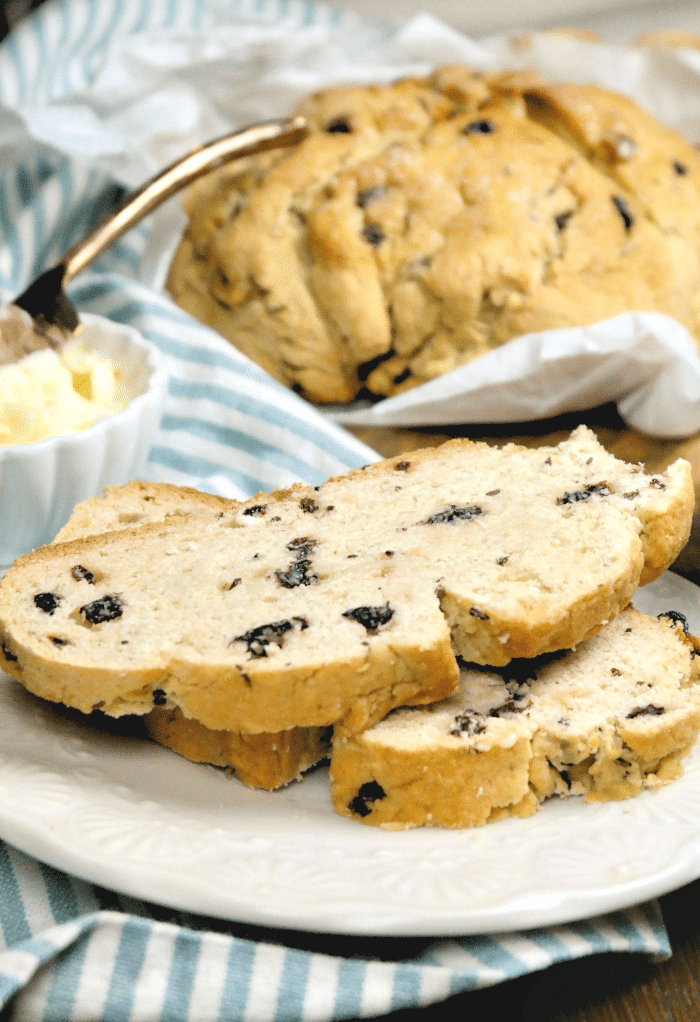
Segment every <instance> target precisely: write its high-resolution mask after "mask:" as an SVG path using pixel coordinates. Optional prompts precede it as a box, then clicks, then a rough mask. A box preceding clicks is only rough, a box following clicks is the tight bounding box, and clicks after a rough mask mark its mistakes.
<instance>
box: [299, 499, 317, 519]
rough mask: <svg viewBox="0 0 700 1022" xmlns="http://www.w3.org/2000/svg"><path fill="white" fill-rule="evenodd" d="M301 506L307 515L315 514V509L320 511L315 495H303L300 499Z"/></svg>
mask: <svg viewBox="0 0 700 1022" xmlns="http://www.w3.org/2000/svg"><path fill="white" fill-rule="evenodd" d="M299 507H300V508H301V510H302V511H304V512H305V513H306V514H307V515H310V514H313V513H314V511H318V504H317V503H316V501H315V500H314V499H313V497H302V499H301V500H300V501H299Z"/></svg>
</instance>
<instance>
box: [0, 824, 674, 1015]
mask: <svg viewBox="0 0 700 1022" xmlns="http://www.w3.org/2000/svg"><path fill="white" fill-rule="evenodd" d="M0 890H1V896H0V918H1V919H2V931H3V935H4V940H3V942H2V944H0V1003H3V1004H5V1003H7V1002H8V1001H10V999H11V998H12V997H13V995H14V1000H13V1001H12V1014H11V1018H12V1019H13V1020H17V1022H100V1020H102V1022H128V1020H131V1022H156V1020H158V1022H243V1020H245V1022H324V1020H327V1019H345V1018H365V1017H370V1016H373V1015H382V1014H387V1013H389V1012H391V1011H395V1010H397V1009H399V1008H409V1007H420V1006H424V1005H428V1004H432V1003H435V1002H436V1001H441V1000H444V999H445V998H446V997H449V996H451V995H453V994H457V993H461V992H463V991H469V990H476V989H479V988H481V987H488V986H493V985H494V984H496V983H500V982H503V981H504V980H506V979H511V978H514V977H516V976H521V975H523V974H525V973H529V972H534V971H537V970H540V969H544V968H547V967H548V966H549V965H552V964H554V963H556V962H560V961H565V960H570V959H573V958H579V957H582V956H584V955H590V954H596V953H602V952H609V951H628V952H630V951H632V952H634V951H638V952H639V951H641V952H645V953H647V954H652V955H655V956H659V957H660V956H667V955H668V954H669V953H670V949H669V946H668V941H667V938H666V934H665V930H664V926H663V922H662V920H661V917H660V914H659V911H658V907H657V905H656V904H655V903H650V904H647V905H642V906H639V907H637V908H634V909H631V910H629V911H626V912H617V913H614V914H613V915H610V916H607V917H605V918H601V919H591V920H588V921H586V922H581V923H575V924H573V925H570V926H561V927H552V928H550V929H547V930H532V931H527V932H524V933H519V934H494V935H491V936H487V937H466V938H462V939H458V940H445V941H439V942H431V941H429V940H427V939H421V940H417V939H414V940H408V941H404V940H399V939H394V940H391V939H388V940H384V941H379V940H378V939H377V938H342V941H341V939H340V938H334V937H332V936H331V937H329V936H322V937H321V936H318V937H317V936H314V935H313V934H309V935H306V936H305V935H299V934H294V935H293V938H294V940H293V942H292V941H291V940H290V939H289V935H285V934H281V933H272V932H270V931H262V930H256V929H255V928H252V927H249V928H246V927H243V926H236V925H234V926H230V925H228V924H223V923H221V922H220V921H217V920H208V919H201V918H197V917H193V916H189V915H183V914H181V913H178V914H174V913H171V912H168V911H167V910H164V909H162V908H159V907H158V906H155V905H146V904H144V903H141V902H135V901H134V900H133V899H130V898H125V897H119V896H118V895H115V894H113V893H111V892H108V891H105V890H102V889H99V888H96V887H93V886H91V885H89V884H86V883H83V882H82V881H80V880H76V879H74V878H72V877H68V876H66V875H65V874H63V873H59V872H58V871H57V870H54V869H51V868H50V867H48V866H44V865H40V864H39V863H38V862H36V861H35V860H34V859H30V858H28V857H27V856H26V855H23V854H22V853H20V852H18V851H16V850H15V849H12V848H10V847H9V846H7V845H4V844H2V843H0ZM226 931H228V932H226ZM285 940H286V941H287V945H286V946H285V943H284V942H285ZM334 945H338V950H337V951H336V953H335V954H334V953H333V952H334V950H335V948H334ZM379 945H381V956H382V957H381V958H379V957H375V958H368V957H367V955H368V949H369V950H370V952H371V950H372V949H376V948H377V947H378V946H379ZM391 955H393V956H395V959H394V960H391V959H390V958H389V956H391Z"/></svg>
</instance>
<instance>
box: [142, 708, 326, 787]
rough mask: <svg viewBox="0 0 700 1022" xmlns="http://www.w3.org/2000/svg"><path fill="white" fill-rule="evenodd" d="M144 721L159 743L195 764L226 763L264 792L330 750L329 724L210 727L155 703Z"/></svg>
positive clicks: (222, 764) (177, 710)
mask: <svg viewBox="0 0 700 1022" xmlns="http://www.w3.org/2000/svg"><path fill="white" fill-rule="evenodd" d="M143 722H144V725H145V727H146V731H147V732H148V734H149V735H150V737H151V738H153V740H154V741H156V742H158V743H159V745H163V746H165V747H166V748H167V749H172V751H173V752H177V753H178V754H179V755H180V756H184V757H185V759H189V760H191V761H192V762H193V763H211V764H212V765H213V766H219V767H228V768H230V769H232V770H234V771H235V773H236V776H237V777H238V779H239V780H241V781H243V783H244V784H247V785H249V786H250V787H252V788H265V789H266V790H267V791H272V790H274V789H275V788H280V787H282V786H283V785H285V784H289V783H290V782H291V781H294V780H296V779H297V778H299V777H300V776H301V774H302V773H303V772H304V771H305V770H308V769H309V768H310V767H312V766H314V765H315V764H316V763H318V762H319V761H320V760H322V759H324V758H325V757H326V756H327V755H328V754H329V752H330V733H329V730H328V729H327V728H290V729H289V730H286V731H277V732H275V733H267V732H263V733H260V734H244V733H243V732H241V731H213V730H212V729H211V728H206V727H204V725H203V724H200V723H199V721H197V720H191V719H189V718H187V717H185V716H184V715H183V713H182V711H181V710H179V709H177V708H176V709H172V710H168V709H165V708H159V707H156V708H155V709H153V710H151V712H150V713H147V714H146V715H145V717H144V718H143Z"/></svg>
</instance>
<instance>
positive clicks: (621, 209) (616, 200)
mask: <svg viewBox="0 0 700 1022" xmlns="http://www.w3.org/2000/svg"><path fill="white" fill-rule="evenodd" d="M612 201H613V205H614V207H615V209H616V210H617V211H618V213H619V214H620V216H621V217H622V222H623V224H624V225H625V230H626V231H629V230H630V228H631V227H632V224H633V223H634V217H633V216H632V211H631V209H630V208H629V206H628V204H627V202H626V201H625V199H623V198H621V196H619V195H613V197H612Z"/></svg>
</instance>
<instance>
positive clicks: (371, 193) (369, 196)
mask: <svg viewBox="0 0 700 1022" xmlns="http://www.w3.org/2000/svg"><path fill="white" fill-rule="evenodd" d="M386 193H387V189H386V187H385V186H384V185H375V187H374V188H365V190H364V191H362V192H358V193H357V198H356V199H355V202H356V203H357V205H358V206H359V207H360V209H364V208H365V206H366V205H367V203H368V202H373V201H374V199H381V198H382V196H384V195H386Z"/></svg>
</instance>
